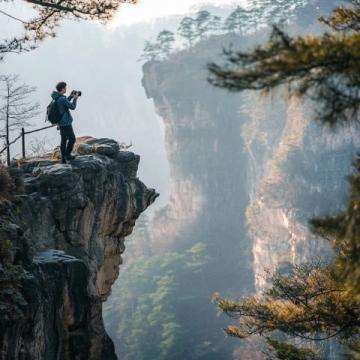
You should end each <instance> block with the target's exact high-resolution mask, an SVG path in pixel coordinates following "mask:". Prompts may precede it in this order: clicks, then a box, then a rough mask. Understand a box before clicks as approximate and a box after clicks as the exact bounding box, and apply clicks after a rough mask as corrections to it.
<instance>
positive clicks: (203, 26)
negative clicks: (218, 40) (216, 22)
mask: <svg viewBox="0 0 360 360" xmlns="http://www.w3.org/2000/svg"><path fill="white" fill-rule="evenodd" d="M211 20H212V15H211V14H210V13H209V11H206V10H201V11H199V12H198V13H197V15H196V18H195V25H196V36H197V37H198V38H199V39H203V38H204V37H205V34H206V33H207V32H208V31H209V30H210V28H211Z"/></svg>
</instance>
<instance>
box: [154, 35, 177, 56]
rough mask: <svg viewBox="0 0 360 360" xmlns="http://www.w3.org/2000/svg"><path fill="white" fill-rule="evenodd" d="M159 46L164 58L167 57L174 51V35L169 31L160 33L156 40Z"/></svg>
mask: <svg viewBox="0 0 360 360" xmlns="http://www.w3.org/2000/svg"><path fill="white" fill-rule="evenodd" d="M156 42H157V45H158V47H159V49H160V51H161V53H162V55H163V56H164V57H167V56H168V55H169V54H170V51H171V50H172V46H173V44H174V42H175V37H174V33H173V32H171V31H168V30H163V31H161V32H160V33H159V35H158V36H157V39H156Z"/></svg>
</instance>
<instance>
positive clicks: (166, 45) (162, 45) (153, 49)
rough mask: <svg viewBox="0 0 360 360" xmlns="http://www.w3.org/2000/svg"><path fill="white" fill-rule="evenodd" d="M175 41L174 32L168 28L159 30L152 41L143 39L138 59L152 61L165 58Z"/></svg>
mask: <svg viewBox="0 0 360 360" xmlns="http://www.w3.org/2000/svg"><path fill="white" fill-rule="evenodd" d="M174 42H175V36H174V33H173V32H171V31H169V30H163V31H161V32H160V33H159V34H158V36H157V38H156V41H155V42H154V43H152V42H150V41H145V46H144V50H143V53H142V55H141V58H140V60H145V61H153V60H160V59H165V58H167V57H168V56H169V55H170V53H171V50H172V48H173V44H174Z"/></svg>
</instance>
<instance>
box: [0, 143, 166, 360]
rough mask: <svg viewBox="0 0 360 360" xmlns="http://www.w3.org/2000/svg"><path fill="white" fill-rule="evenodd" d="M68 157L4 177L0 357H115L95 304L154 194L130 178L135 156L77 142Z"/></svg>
mask: <svg viewBox="0 0 360 360" xmlns="http://www.w3.org/2000/svg"><path fill="white" fill-rule="evenodd" d="M75 149H76V152H77V157H76V159H75V160H73V161H71V163H70V164H60V163H59V161H57V159H56V156H57V152H56V151H55V152H54V153H53V154H47V155H45V156H43V157H40V158H31V159H27V160H25V161H21V162H19V163H18V164H14V165H13V166H12V167H11V168H10V169H9V173H10V175H11V177H12V182H13V184H12V187H11V189H12V190H11V192H12V193H11V194H10V196H8V197H7V198H4V199H3V200H2V201H1V203H0V212H1V215H0V241H1V244H0V319H1V321H0V359H29V360H30V359H54V360H55V359H97V360H99V359H105V358H106V359H107V360H109V359H116V355H115V352H114V346H113V344H112V341H111V340H110V338H109V337H108V335H107V334H106V332H105V329H104V325H103V319H102V302H103V301H105V300H106V299H107V297H108V296H109V294H110V292H111V286H112V284H113V283H114V281H115V280H116V278H117V277H118V274H119V265H120V264H121V254H122V253H123V252H124V249H125V247H124V240H125V237H126V236H127V235H129V234H130V233H131V232H132V229H133V227H134V225H135V220H136V219H137V218H138V216H139V215H140V214H141V213H142V212H143V211H145V210H146V208H147V207H148V206H150V205H151V204H152V203H153V202H154V201H155V199H156V198H157V196H158V195H159V194H157V193H156V192H155V190H154V189H148V188H147V187H146V186H145V185H144V184H143V183H142V182H141V181H140V180H139V179H138V178H137V177H136V173H137V168H138V164H139V159H140V157H139V156H138V155H135V154H134V153H132V152H127V151H120V147H119V144H118V143H117V142H116V141H114V140H110V139H95V138H92V137H83V138H78V139H77V143H76V148H75ZM0 185H2V184H0ZM5 187H6V186H4V188H5Z"/></svg>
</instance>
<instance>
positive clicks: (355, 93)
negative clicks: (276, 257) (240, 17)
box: [209, 0, 360, 359]
mask: <svg viewBox="0 0 360 360" xmlns="http://www.w3.org/2000/svg"><path fill="white" fill-rule="evenodd" d="M321 21H322V22H323V23H325V24H327V25H328V26H329V28H330V31H329V32H327V33H324V34H322V35H318V36H301V37H290V36H289V35H287V34H286V33H285V32H284V31H283V30H281V29H279V28H278V27H274V30H273V32H272V35H271V37H270V39H269V41H268V42H267V44H265V45H264V46H260V47H258V48H256V49H255V50H253V51H251V52H237V51H233V50H229V51H225V56H226V59H227V63H226V64H225V65H219V64H214V63H213V64H210V65H209V70H210V78H209V80H210V82H211V83H212V84H214V85H215V86H218V87H221V88H225V89H228V90H230V91H242V90H260V91H263V92H265V93H267V92H269V91H271V90H272V89H273V88H275V87H277V86H281V85H285V86H287V88H288V89H289V92H290V95H296V96H300V97H305V96H308V97H309V98H311V99H312V100H313V101H314V102H315V103H316V109H317V110H316V118H317V120H318V121H319V122H320V123H322V124H326V125H328V126H331V127H334V126H336V125H340V124H343V125H345V124H350V123H353V122H358V121H359V116H358V111H359V106H360V1H359V0H354V1H352V6H348V7H343V6H340V7H337V8H336V9H335V10H333V12H332V14H331V15H330V16H329V17H322V18H321ZM359 171H360V162H359V161H358V162H357V163H356V164H355V173H354V175H353V177H352V179H351V192H350V200H349V202H348V206H347V209H346V211H344V212H343V213H341V214H339V215H337V216H333V217H329V218H325V219H315V220H313V221H312V223H311V225H312V228H313V231H314V232H315V233H317V234H318V235H321V236H323V237H325V238H327V239H329V241H331V243H332V245H333V249H334V254H335V258H334V260H333V261H332V262H331V263H330V264H321V263H320V264H319V263H315V264H314V263H313V264H303V265H300V266H294V267H293V268H292V270H291V271H290V273H289V274H285V275H284V274H282V275H279V274H274V275H273V278H272V280H273V282H272V287H271V288H270V289H269V290H268V291H266V292H265V293H264V294H263V295H262V296H261V297H251V298H248V299H245V300H243V301H232V300H228V299H223V298H221V297H220V296H219V295H215V301H216V303H217V304H218V306H219V308H220V309H221V310H222V311H223V312H224V313H226V314H228V315H230V316H231V317H236V318H239V319H240V320H239V322H238V324H236V325H231V326H229V327H227V329H226V330H225V331H226V332H227V333H228V334H229V335H231V336H235V337H238V338H244V337H248V336H252V335H254V334H259V335H261V336H265V337H267V341H268V344H269V345H270V347H271V348H272V349H273V351H274V352H275V353H276V356H277V357H278V358H280V359H309V358H314V357H316V354H315V353H314V352H313V351H312V350H311V349H301V348H299V347H298V346H295V343H292V342H291V340H290V339H293V338H295V339H301V338H302V339H306V340H312V341H315V342H321V341H325V340H327V339H330V338H335V339H337V340H339V341H340V342H341V343H342V344H343V345H346V355H345V356H347V357H352V358H353V359H358V358H359V357H360V340H359V339H360V330H359V329H360V252H359V251H360V250H359V249H360V222H359V219H360V203H359V199H360V173H359ZM278 333H280V334H282V338H281V341H279V339H276V338H274V337H272V338H271V336H274V335H275V336H276V334H278ZM284 337H285V339H288V340H290V342H289V341H286V340H285V341H284ZM344 352H345V350H344Z"/></svg>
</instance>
